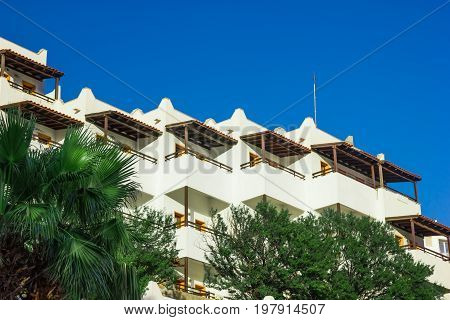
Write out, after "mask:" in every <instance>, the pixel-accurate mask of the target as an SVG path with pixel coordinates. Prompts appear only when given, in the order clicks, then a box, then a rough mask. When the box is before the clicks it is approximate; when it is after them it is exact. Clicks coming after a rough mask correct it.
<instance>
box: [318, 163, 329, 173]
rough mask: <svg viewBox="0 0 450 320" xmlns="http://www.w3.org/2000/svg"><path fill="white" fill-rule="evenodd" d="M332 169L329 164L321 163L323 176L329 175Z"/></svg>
mask: <svg viewBox="0 0 450 320" xmlns="http://www.w3.org/2000/svg"><path fill="white" fill-rule="evenodd" d="M330 169H331V167H330V165H329V164H328V163H326V162H325V161H320V171H322V174H327V173H328V171H329V170H330Z"/></svg>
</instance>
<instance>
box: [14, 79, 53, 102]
mask: <svg viewBox="0 0 450 320" xmlns="http://www.w3.org/2000/svg"><path fill="white" fill-rule="evenodd" d="M8 82H9V84H10V85H11V87H12V88H14V89H17V90H20V91H23V92H25V93H28V94H29V95H32V96H35V97H38V98H40V99H42V100H45V101H47V102H50V103H53V102H54V101H55V99H53V98H50V97H47V96H46V95H43V94H42V93H39V92H36V91H33V90H30V89H27V88H25V87H23V86H21V85H20V84H18V83H15V82H12V81H8Z"/></svg>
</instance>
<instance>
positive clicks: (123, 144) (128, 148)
mask: <svg viewBox="0 0 450 320" xmlns="http://www.w3.org/2000/svg"><path fill="white" fill-rule="evenodd" d="M121 147H122V151H123V152H126V153H130V152H131V150H132V148H131V147H130V146H129V145H127V144H125V143H121Z"/></svg>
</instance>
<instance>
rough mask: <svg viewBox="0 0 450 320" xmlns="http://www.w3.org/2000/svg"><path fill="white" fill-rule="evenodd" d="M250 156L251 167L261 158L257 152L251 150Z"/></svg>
mask: <svg viewBox="0 0 450 320" xmlns="http://www.w3.org/2000/svg"><path fill="white" fill-rule="evenodd" d="M249 157H250V167H253V166H255V165H256V162H257V161H258V160H259V156H258V155H257V154H255V153H252V152H250V153H249Z"/></svg>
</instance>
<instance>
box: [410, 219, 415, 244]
mask: <svg viewBox="0 0 450 320" xmlns="http://www.w3.org/2000/svg"><path fill="white" fill-rule="evenodd" d="M410 223H411V236H412V248H413V249H415V248H416V230H415V229H414V220H413V219H411V220H410Z"/></svg>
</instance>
